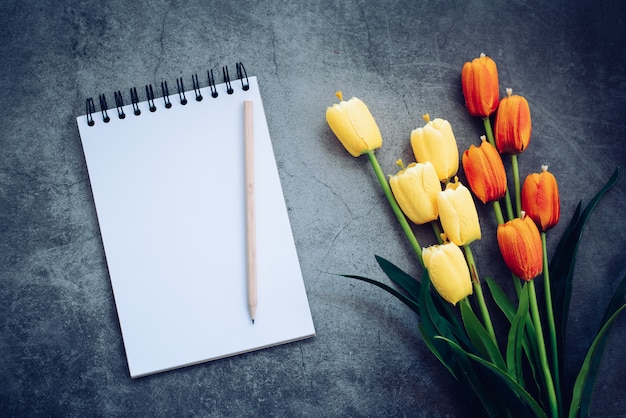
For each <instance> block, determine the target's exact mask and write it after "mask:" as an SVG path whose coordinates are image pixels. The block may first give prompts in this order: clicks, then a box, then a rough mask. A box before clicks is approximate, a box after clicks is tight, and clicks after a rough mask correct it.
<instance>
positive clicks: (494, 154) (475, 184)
mask: <svg viewBox="0 0 626 418" xmlns="http://www.w3.org/2000/svg"><path fill="white" fill-rule="evenodd" d="M481 140H482V143H481V144H480V147H476V146H474V145H473V144H472V145H470V147H469V149H468V150H466V151H465V152H464V153H463V159H462V161H463V170H464V171H465V176H466V177H467V182H468V184H469V186H470V189H472V191H473V192H474V194H475V195H476V197H478V199H480V201H481V202H483V203H487V202H493V201H495V200H500V199H501V198H502V197H503V196H504V194H505V193H506V187H507V184H506V171H505V170H504V164H503V163H502V158H501V157H500V154H498V151H497V150H496V149H495V147H494V146H493V145H491V144H490V143H489V142H487V141H486V139H485V137H484V136H483V137H481Z"/></svg>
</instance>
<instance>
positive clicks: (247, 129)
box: [243, 100, 257, 324]
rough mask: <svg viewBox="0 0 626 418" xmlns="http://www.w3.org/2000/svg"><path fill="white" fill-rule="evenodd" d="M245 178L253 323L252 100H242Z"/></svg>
mask: <svg viewBox="0 0 626 418" xmlns="http://www.w3.org/2000/svg"><path fill="white" fill-rule="evenodd" d="M243 115H244V116H243V119H244V149H245V152H244V153H245V178H246V253H247V254H246V260H247V266H246V267H247V285H248V308H249V310H250V319H252V323H253V324H254V317H255V315H256V308H257V266H256V212H255V204H254V203H255V196H254V188H255V187H254V183H255V182H254V117H253V107H252V101H250V100H244V102H243Z"/></svg>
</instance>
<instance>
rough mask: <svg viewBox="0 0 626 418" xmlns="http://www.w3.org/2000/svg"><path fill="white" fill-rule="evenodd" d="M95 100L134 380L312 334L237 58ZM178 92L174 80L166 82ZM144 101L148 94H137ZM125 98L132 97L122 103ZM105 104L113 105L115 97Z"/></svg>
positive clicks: (89, 129) (91, 127) (92, 138)
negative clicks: (249, 252)
mask: <svg viewBox="0 0 626 418" xmlns="http://www.w3.org/2000/svg"><path fill="white" fill-rule="evenodd" d="M236 69H237V76H236V77H233V78H232V80H231V77H230V75H229V71H228V68H227V67H223V68H222V75H223V82H221V83H219V84H217V83H216V82H215V77H214V76H213V71H212V70H211V71H208V72H207V82H206V83H204V84H206V85H205V86H204V87H201V85H200V81H199V78H198V77H197V75H194V76H193V77H192V83H191V84H192V86H193V88H192V89H189V90H185V87H184V80H183V79H182V78H179V79H177V80H176V90H174V89H172V93H170V88H169V86H168V84H167V82H163V83H161V85H160V87H161V94H160V95H159V96H158V97H157V94H155V90H156V89H153V87H152V85H148V86H146V88H145V94H146V99H145V100H142V101H140V99H139V95H138V91H137V89H136V88H132V89H130V94H129V95H128V96H126V97H124V95H122V94H121V92H120V91H116V92H115V93H114V99H115V100H114V103H115V105H114V106H109V104H108V103H110V102H109V101H108V98H107V97H106V96H105V95H100V96H99V100H98V104H99V105H100V106H99V109H98V110H96V107H95V103H94V100H92V99H87V102H86V103H87V105H86V114H85V115H83V116H80V117H78V118H77V123H78V129H79V132H80V138H81V142H82V146H83V151H84V155H85V161H86V164H87V170H88V173H89V180H90V182H91V189H92V192H93V198H94V202H95V208H96V212H97V216H98V222H99V225H100V232H101V236H102V243H103V246H104V251H105V255H106V261H107V265H108V270H109V277H110V280H111V285H112V289H113V296H114V299H115V305H116V308H117V313H118V317H119V323H120V328H121V333H122V337H123V341H124V348H125V352H126V357H127V361H128V368H129V371H130V376H131V377H133V378H136V377H141V376H145V375H149V374H153V373H157V372H162V371H166V370H171V369H175V368H179V367H183V366H189V365H193V364H197V363H202V362H206V361H210V360H215V359H219V358H223V357H227V356H232V355H236V354H241V353H245V352H250V351H253V350H258V349H262V348H266V347H270V346H275V345H278V344H284V343H288V342H292V341H296V340H300V339H304V338H308V337H312V336H314V335H315V328H314V324H313V320H312V317H311V311H310V308H309V303H308V299H307V295H306V290H305V287H304V281H303V278H302V273H301V270H300V264H299V261H298V255H297V253H296V247H295V244H294V240H293V235H292V231H291V226H290V223H289V218H288V214H287V208H286V206H285V200H284V197H283V193H282V188H281V183H280V179H279V175H278V170H277V166H276V161H275V158H274V152H273V149H272V142H271V138H270V134H269V130H268V126H267V122H266V118H265V111H264V108H263V102H262V100H261V94H260V91H259V85H258V81H257V78H256V77H248V76H247V74H246V71H245V69H244V67H243V65H241V64H237V66H236ZM172 86H173V85H172ZM139 91H140V92H141V93H143V90H142V89H140V90H139ZM128 97H130V102H129V100H128ZM109 99H110V97H109ZM244 100H251V101H252V102H253V108H254V154H255V155H254V170H255V179H256V199H255V200H256V220H257V228H256V240H257V241H256V242H257V277H258V279H257V291H258V307H257V310H256V317H255V321H254V323H252V321H251V319H250V313H249V310H248V301H247V280H246V222H245V220H246V214H245V187H244V140H243V138H244V120H243V101H244Z"/></svg>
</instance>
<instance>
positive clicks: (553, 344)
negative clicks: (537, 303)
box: [541, 232, 561, 405]
mask: <svg viewBox="0 0 626 418" xmlns="http://www.w3.org/2000/svg"><path fill="white" fill-rule="evenodd" d="M541 244H542V247H543V280H544V294H545V298H546V314H547V317H548V330H549V332H550V348H551V351H552V375H553V376H554V379H555V382H554V384H555V386H556V388H555V389H556V393H557V400H558V402H559V405H560V404H561V384H560V379H559V376H560V374H559V353H558V346H557V341H556V325H555V323H554V309H553V307H552V290H551V289H550V270H549V269H548V246H547V240H546V233H545V232H541Z"/></svg>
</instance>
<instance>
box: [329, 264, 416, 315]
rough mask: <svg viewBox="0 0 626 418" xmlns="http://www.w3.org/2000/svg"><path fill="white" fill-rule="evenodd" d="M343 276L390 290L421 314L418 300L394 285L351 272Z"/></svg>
mask: <svg viewBox="0 0 626 418" xmlns="http://www.w3.org/2000/svg"><path fill="white" fill-rule="evenodd" d="M341 276H342V277H347V278H349V279H356V280H361V281H363V282H366V283H370V284H373V285H374V286H377V287H379V288H381V289H383V290H385V291H387V292H389V293H390V294H392V295H393V296H395V297H396V298H398V299H399V300H400V301H401V302H403V303H404V304H405V305H406V306H408V307H409V308H411V310H413V312H415V313H416V314H419V305H418V303H417V301H415V300H413V299H411V298H409V297H407V296H405V295H403V294H402V293H400V292H398V291H397V290H396V289H394V288H393V287H391V286H389V285H387V284H385V283H381V282H379V281H377V280H374V279H370V278H368V277H363V276H355V275H350V274H341Z"/></svg>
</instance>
